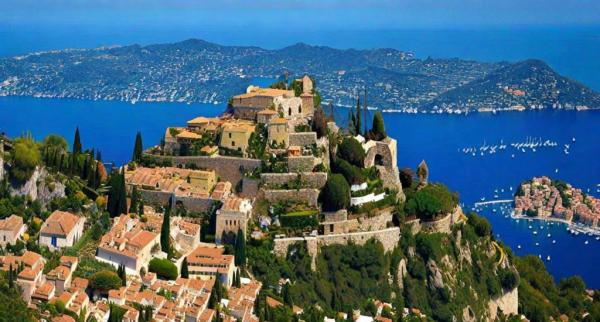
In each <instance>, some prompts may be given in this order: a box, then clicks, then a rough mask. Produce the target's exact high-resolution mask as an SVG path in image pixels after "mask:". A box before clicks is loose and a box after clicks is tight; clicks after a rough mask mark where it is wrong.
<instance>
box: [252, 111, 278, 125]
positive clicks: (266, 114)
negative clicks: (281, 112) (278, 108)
mask: <svg viewBox="0 0 600 322" xmlns="http://www.w3.org/2000/svg"><path fill="white" fill-rule="evenodd" d="M276 116H277V112H275V110H271V109H268V108H265V109H264V110H262V111H260V112H258V113H256V123H259V124H269V121H271V119H272V118H274V117H276Z"/></svg>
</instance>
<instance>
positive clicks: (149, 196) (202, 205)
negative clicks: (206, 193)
mask: <svg viewBox="0 0 600 322" xmlns="http://www.w3.org/2000/svg"><path fill="white" fill-rule="evenodd" d="M138 191H139V193H140V197H141V198H142V200H144V203H145V204H147V205H166V204H167V203H168V202H169V199H170V198H171V193H170V192H166V191H153V190H144V189H140V190H138ZM175 202H181V203H182V204H183V206H184V207H185V208H186V209H187V210H188V211H204V210H206V209H208V208H210V206H211V205H212V204H213V203H214V202H215V200H213V199H210V198H191V197H176V198H175Z"/></svg>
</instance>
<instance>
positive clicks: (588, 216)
mask: <svg viewBox="0 0 600 322" xmlns="http://www.w3.org/2000/svg"><path fill="white" fill-rule="evenodd" d="M514 217H515V218H519V217H529V218H538V219H546V220H556V221H562V222H565V223H567V224H579V225H581V226H584V227H585V228H586V229H585V231H586V232H592V233H595V234H599V233H600V229H598V219H600V201H599V200H598V199H597V198H594V197H593V196H591V195H588V194H585V193H584V192H583V191H582V190H581V189H578V188H574V187H573V186H571V185H570V184H568V183H565V182H563V181H560V180H552V179H550V178H548V177H534V178H533V179H532V180H530V181H526V182H524V183H522V184H521V185H520V186H519V188H518V189H517V192H516V193H515V212H514Z"/></svg>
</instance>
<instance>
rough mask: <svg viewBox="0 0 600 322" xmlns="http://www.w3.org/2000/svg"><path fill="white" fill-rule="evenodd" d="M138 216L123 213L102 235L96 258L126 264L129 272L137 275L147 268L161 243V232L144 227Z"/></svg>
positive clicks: (114, 263)
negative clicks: (154, 251) (132, 216)
mask: <svg viewBox="0 0 600 322" xmlns="http://www.w3.org/2000/svg"><path fill="white" fill-rule="evenodd" d="M144 228H145V227H144V224H143V223H142V222H141V221H140V220H139V219H138V218H131V217H129V216H128V215H121V216H120V217H117V218H115V222H114V224H113V226H112V228H111V229H110V231H109V232H108V233H106V234H105V235H104V236H102V239H101V240H100V245H99V246H98V251H97V254H96V259H97V260H99V261H102V262H106V263H109V264H112V265H113V266H115V267H117V266H119V265H124V266H125V269H126V270H127V273H128V274H131V275H137V274H139V271H140V269H141V268H142V267H144V268H147V266H148V263H149V262H150V259H152V253H153V250H154V249H155V248H158V247H159V245H160V234H158V233H155V232H151V231H148V230H146V229H144Z"/></svg>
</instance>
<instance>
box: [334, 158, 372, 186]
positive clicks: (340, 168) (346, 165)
mask: <svg viewBox="0 0 600 322" xmlns="http://www.w3.org/2000/svg"><path fill="white" fill-rule="evenodd" d="M333 166H334V169H333V170H334V172H337V173H339V174H341V175H343V176H344V178H346V181H348V183H349V184H361V183H363V182H365V176H364V175H363V173H362V171H360V168H358V167H356V166H354V165H352V164H350V162H348V161H346V160H344V159H337V160H336V162H335V163H334V165H333Z"/></svg>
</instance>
